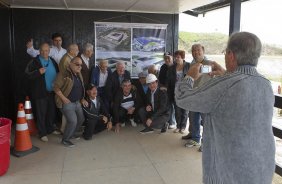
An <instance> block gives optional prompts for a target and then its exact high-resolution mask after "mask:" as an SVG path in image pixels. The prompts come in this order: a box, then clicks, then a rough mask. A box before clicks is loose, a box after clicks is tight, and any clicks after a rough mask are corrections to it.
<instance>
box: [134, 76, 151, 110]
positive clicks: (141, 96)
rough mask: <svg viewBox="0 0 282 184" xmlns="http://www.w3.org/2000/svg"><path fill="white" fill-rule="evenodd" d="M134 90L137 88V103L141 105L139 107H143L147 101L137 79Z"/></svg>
mask: <svg viewBox="0 0 282 184" xmlns="http://www.w3.org/2000/svg"><path fill="white" fill-rule="evenodd" d="M136 90H137V93H138V95H139V97H140V98H139V99H140V103H139V105H140V106H141V107H144V106H145V105H146V101H147V98H146V93H145V92H144V90H143V86H142V84H141V83H140V82H139V80H138V81H137V82H136ZM149 90H150V89H149V88H148V91H149Z"/></svg>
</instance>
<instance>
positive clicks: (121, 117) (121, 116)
mask: <svg viewBox="0 0 282 184" xmlns="http://www.w3.org/2000/svg"><path fill="white" fill-rule="evenodd" d="M118 112H119V113H118V122H114V124H116V123H125V122H128V121H129V120H130V119H132V118H133V117H134V113H133V114H127V109H125V108H123V107H119V110H118ZM115 119H116V118H115Z"/></svg>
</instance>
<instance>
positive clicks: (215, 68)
mask: <svg viewBox="0 0 282 184" xmlns="http://www.w3.org/2000/svg"><path fill="white" fill-rule="evenodd" d="M210 63H211V66H212V72H211V73H209V75H210V76H212V77H213V76H215V75H223V74H225V72H226V71H225V69H224V68H223V67H222V66H220V65H219V64H218V63H216V62H215V61H212V62H210Z"/></svg>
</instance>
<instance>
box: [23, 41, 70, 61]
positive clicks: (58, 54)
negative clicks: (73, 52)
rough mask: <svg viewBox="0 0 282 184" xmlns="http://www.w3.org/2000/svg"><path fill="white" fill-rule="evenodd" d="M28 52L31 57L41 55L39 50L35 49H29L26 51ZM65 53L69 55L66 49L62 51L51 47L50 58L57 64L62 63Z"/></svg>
mask: <svg viewBox="0 0 282 184" xmlns="http://www.w3.org/2000/svg"><path fill="white" fill-rule="evenodd" d="M26 52H27V53H28V54H29V55H30V56H31V57H36V56H37V55H39V50H36V49H34V48H33V47H31V48H28V49H27V50H26ZM65 53H67V50H66V49H64V48H61V49H60V50H59V49H58V48H57V47H55V46H53V45H52V46H51V47H50V53H49V56H50V57H52V58H53V59H54V60H55V61H56V63H57V64H59V63H60V60H61V58H62V57H63V55H65Z"/></svg>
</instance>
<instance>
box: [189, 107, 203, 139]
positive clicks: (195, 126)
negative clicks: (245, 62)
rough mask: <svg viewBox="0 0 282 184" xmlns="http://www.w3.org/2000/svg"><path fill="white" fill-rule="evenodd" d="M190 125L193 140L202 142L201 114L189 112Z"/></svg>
mask: <svg viewBox="0 0 282 184" xmlns="http://www.w3.org/2000/svg"><path fill="white" fill-rule="evenodd" d="M189 123H190V124H191V126H192V132H191V134H192V140H194V141H196V142H200V139H201V134H200V126H201V114H200V113H199V112H192V111H190V112H189Z"/></svg>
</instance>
